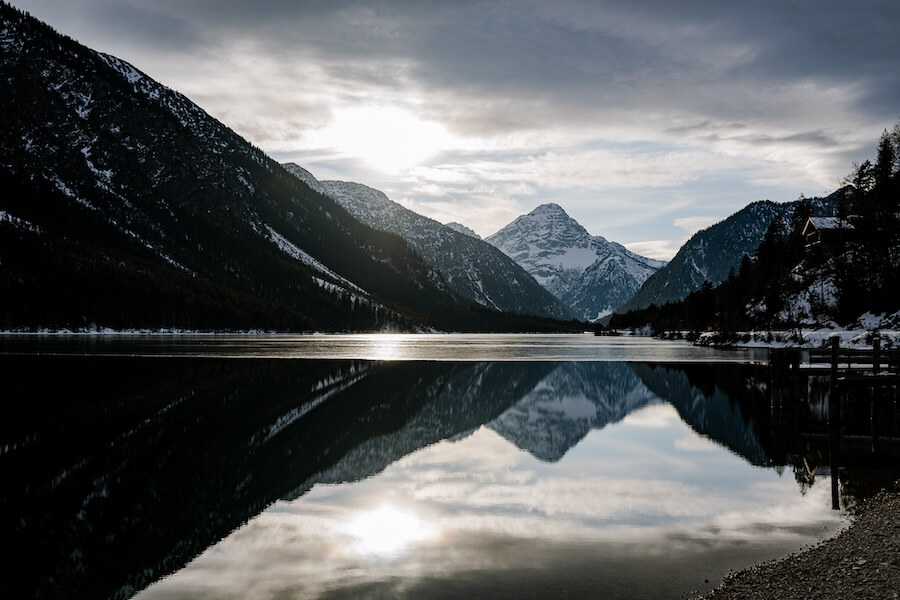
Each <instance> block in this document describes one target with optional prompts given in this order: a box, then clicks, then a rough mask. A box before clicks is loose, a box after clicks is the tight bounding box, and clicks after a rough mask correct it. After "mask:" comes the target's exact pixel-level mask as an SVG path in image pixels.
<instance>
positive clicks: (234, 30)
mask: <svg viewBox="0 0 900 600" xmlns="http://www.w3.org/2000/svg"><path fill="white" fill-rule="evenodd" d="M12 3H13V4H14V5H16V6H17V7H19V8H22V9H24V10H27V11H29V12H31V13H32V14H33V15H35V16H36V17H38V18H40V19H42V20H44V21H47V22H49V23H50V24H51V25H53V26H54V27H56V28H57V29H58V30H60V31H62V32H63V33H66V34H68V35H70V36H72V37H74V38H76V39H78V40H79V41H81V42H82V43H85V44H87V45H88V46H91V47H93V48H96V49H98V50H102V51H105V52H109V53H112V54H115V55H117V56H119V57H121V58H123V59H125V60H127V61H129V62H131V63H133V64H134V65H135V66H137V67H138V68H139V69H141V70H143V71H145V72H146V73H148V74H150V75H151V76H153V77H154V78H156V79H158V80H159V81H161V82H162V83H164V84H166V85H168V86H170V87H172V88H174V89H177V90H179V91H181V92H183V93H184V94H186V95H187V96H188V97H190V98H191V99H192V100H194V101H195V102H197V103H198V104H199V105H200V106H202V107H203V108H205V109H206V110H207V111H208V112H210V113H211V114H212V115H214V116H216V117H217V118H219V119H221V120H222V121H223V122H225V123H226V124H227V125H229V126H230V127H232V128H234V129H235V130H237V131H238V132H239V133H241V134H242V135H243V136H245V137H246V138H248V139H249V140H250V141H252V142H253V143H255V144H256V145H258V146H260V147H261V148H263V149H264V150H266V151H267V152H269V153H270V154H271V155H272V156H273V157H274V158H276V159H277V160H280V161H288V160H291V161H295V162H297V163H299V164H301V165H302V166H304V167H306V168H307V169H308V170H310V171H311V172H312V173H313V174H314V175H315V176H316V177H318V178H319V179H344V180H351V181H358V182H360V183H365V184H367V185H370V186H372V187H376V188H378V189H381V190H383V191H384V192H386V193H387V194H388V196H390V197H391V198H392V199H393V200H395V201H397V202H400V203H402V204H404V205H406V206H407V207H409V208H411V209H413V210H415V211H417V212H420V213H422V214H425V215H428V216H430V217H433V218H435V219H438V220H440V221H442V222H447V221H459V222H462V223H463V224H465V225H467V226H469V227H471V228H472V229H474V230H475V231H477V232H478V233H479V234H481V235H489V234H491V233H493V232H494V231H496V230H497V229H499V228H500V227H502V226H503V225H505V224H506V223H507V222H509V221H510V220H512V219H513V218H514V217H516V216H518V215H520V214H523V213H526V212H528V211H530V210H531V209H533V208H534V207H535V206H537V205H539V204H541V203H545V202H556V203H558V204H560V205H562V206H563V207H564V208H565V209H566V210H567V212H568V213H569V214H570V215H572V216H573V217H575V218H576V219H577V220H578V221H579V222H581V223H582V224H583V225H584V226H585V227H586V228H587V229H588V231H590V232H591V233H593V234H594V235H602V236H604V237H606V238H608V239H611V240H615V241H618V242H621V243H623V244H625V245H626V246H628V247H629V248H631V249H632V250H636V251H638V252H642V253H644V254H647V255H648V256H655V257H658V258H670V257H671V256H672V255H673V254H674V252H675V250H677V247H678V246H679V245H680V244H681V243H682V242H683V241H684V240H685V239H687V237H688V236H689V235H690V234H691V233H693V232H694V231H696V230H697V229H698V228H702V227H704V226H706V225H709V224H711V223H712V222H714V221H716V220H718V219H721V218H724V217H726V216H728V215H729V214H731V213H732V212H734V211H735V210H738V209H739V208H741V207H743V206H744V205H746V204H747V203H749V202H752V201H754V200H759V199H764V198H768V199H771V200H775V201H789V200H794V199H796V198H797V197H798V196H799V195H800V194H801V193H803V194H805V195H807V196H812V195H822V194H825V193H828V192H830V191H832V190H833V189H834V188H835V187H837V186H838V185H839V182H840V180H841V179H842V178H843V177H844V176H845V175H846V174H847V173H848V172H849V171H850V169H851V168H852V163H853V162H854V161H861V160H864V159H865V158H868V157H870V156H872V155H873V153H874V152H873V150H874V146H875V144H876V142H877V139H878V136H879V134H880V133H881V131H882V130H883V129H884V128H886V127H891V126H892V125H893V124H894V123H896V122H897V120H898V118H900V68H898V65H900V34H898V29H897V24H898V23H900V2H897V1H896V0H857V1H855V2H849V1H843V0H842V1H838V0H816V1H804V0H759V1H756V2H742V3H732V2H721V1H720V0H717V1H712V0H710V1H705V0H694V1H678V2H673V1H671V0H630V1H628V2H611V1H608V2H607V1H602V0H596V1H592V0H583V1H578V0H555V1H554V2H546V1H544V0H509V1H490V2H480V1H477V0H473V1H458V2H457V1H454V2H451V1H446V2H438V1H431V2H428V1H425V0H399V1H396V2H374V1H369V2H352V1H341V0H317V1H314V0H308V1H304V0H255V1H254V2H247V1H245V0H12Z"/></svg>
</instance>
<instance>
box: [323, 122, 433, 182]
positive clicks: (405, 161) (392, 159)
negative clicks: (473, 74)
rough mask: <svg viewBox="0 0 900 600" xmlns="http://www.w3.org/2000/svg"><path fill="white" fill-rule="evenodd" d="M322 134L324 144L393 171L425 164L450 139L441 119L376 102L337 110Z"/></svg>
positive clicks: (374, 165)
mask: <svg viewBox="0 0 900 600" xmlns="http://www.w3.org/2000/svg"><path fill="white" fill-rule="evenodd" d="M321 138H322V142H323V143H324V145H326V146H329V147H333V148H336V149H338V150H339V151H341V152H342V153H344V154H347V155H350V156H355V157H357V158H360V159H362V160H363V161H365V162H366V163H368V164H369V165H370V166H372V167H373V168H375V169H378V170H380V171H384V172H386V173H391V174H396V173H400V172H403V171H405V170H407V169H409V168H411V167H414V166H416V165H419V164H422V163H423V162H425V161H426V160H428V159H429V158H431V157H433V156H435V155H436V154H437V153H438V152H440V151H441V150H442V149H443V148H444V147H445V146H446V145H447V144H448V142H449V140H450V136H449V134H448V133H447V130H446V129H445V128H444V127H443V126H442V125H440V124H438V123H435V122H432V121H425V120H423V119H420V118H419V117H418V116H416V115H415V114H413V113H412V112H410V111H408V110H404V109H401V108H395V107H377V106H370V107H355V108H344V109H337V110H335V113H334V120H333V121H332V123H331V124H330V125H329V126H328V127H326V128H325V129H324V130H322V131H321Z"/></svg>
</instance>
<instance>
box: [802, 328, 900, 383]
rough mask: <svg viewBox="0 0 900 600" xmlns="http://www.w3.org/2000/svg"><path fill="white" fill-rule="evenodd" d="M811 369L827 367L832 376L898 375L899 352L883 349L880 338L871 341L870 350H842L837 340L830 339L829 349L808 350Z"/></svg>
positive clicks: (899, 369)
mask: <svg viewBox="0 0 900 600" xmlns="http://www.w3.org/2000/svg"><path fill="white" fill-rule="evenodd" d="M809 365H810V366H811V367H816V366H821V365H828V366H830V367H831V371H832V374H833V375H837V374H838V373H852V372H856V373H872V374H875V375H877V374H879V373H884V372H888V373H895V374H896V373H898V372H900V350H898V349H894V348H891V349H883V348H882V347H881V338H880V337H878V336H876V337H875V338H874V339H873V340H872V348H866V349H859V348H846V347H845V348H842V347H841V345H840V340H839V339H838V338H836V337H835V338H832V340H831V347H830V348H815V349H812V350H809Z"/></svg>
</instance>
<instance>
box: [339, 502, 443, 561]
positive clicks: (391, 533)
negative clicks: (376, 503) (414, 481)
mask: <svg viewBox="0 0 900 600" xmlns="http://www.w3.org/2000/svg"><path fill="white" fill-rule="evenodd" d="M345 531H346V532H347V533H348V534H349V535H350V536H351V537H352V538H354V540H355V543H354V544H353V549H354V550H355V551H356V552H358V553H360V554H377V555H380V556H388V555H394V554H399V553H401V552H403V551H404V550H406V549H407V548H409V547H410V546H411V545H413V544H415V543H418V542H423V541H425V540H427V539H429V538H431V537H432V536H433V535H434V529H433V528H432V527H431V526H429V525H428V524H427V523H425V522H424V521H422V520H421V519H420V518H418V517H417V516H415V515H414V514H412V513H409V512H406V511H402V510H399V509H397V508H394V507H393V506H381V507H379V508H377V509H375V510H370V511H366V512H363V513H360V514H358V515H357V516H356V517H354V518H352V519H351V520H350V521H349V522H348V523H347V525H346V527H345Z"/></svg>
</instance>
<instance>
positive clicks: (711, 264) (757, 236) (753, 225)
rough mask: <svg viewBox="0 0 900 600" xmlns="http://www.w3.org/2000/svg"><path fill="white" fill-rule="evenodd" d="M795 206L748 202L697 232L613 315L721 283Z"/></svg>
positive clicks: (827, 208) (833, 200)
mask: <svg viewBox="0 0 900 600" xmlns="http://www.w3.org/2000/svg"><path fill="white" fill-rule="evenodd" d="M846 193H847V190H846V189H843V188H842V189H840V190H838V191H836V192H834V193H833V194H831V195H829V196H828V197H826V198H813V199H811V200H810V202H811V207H812V211H813V213H814V214H817V215H830V214H834V211H835V210H836V209H837V205H838V203H839V201H840V199H841V198H842V197H843V196H844V195H845V194H846ZM798 205H799V201H795V202H787V203H781V204H778V203H775V202H771V201H769V200H762V201H759V202H753V203H752V204H749V205H747V206H746V207H744V208H742V209H741V210H739V211H738V212H736V213H734V214H733V215H731V216H730V217H728V218H726V219H724V220H722V221H720V222H718V223H716V224H715V225H711V226H710V227H707V228H706V229H703V230H702V231H698V232H697V233H695V234H694V235H693V236H691V238H690V239H689V240H688V241H687V242H685V244H684V245H683V246H682V247H681V248H680V249H679V250H678V253H677V254H676V255H675V257H674V258H673V259H672V260H671V261H670V262H669V264H667V265H666V266H665V267H663V268H661V269H660V270H659V271H657V272H656V273H654V274H653V275H652V276H650V277H649V278H648V279H647V281H646V282H645V283H644V284H643V285H642V286H641V288H640V289H639V290H638V291H637V293H636V294H635V295H634V296H633V297H632V298H631V299H630V300H629V301H628V302H626V303H625V305H624V306H622V307H621V308H619V310H618V311H617V312H626V311H628V310H633V309H638V308H646V307H647V306H650V305H651V304H657V305H662V304H665V303H666V302H675V301H677V300H681V299H682V298H684V297H685V296H687V295H688V294H690V293H691V292H693V291H696V290H699V289H700V288H701V287H702V286H703V284H704V282H707V281H708V282H710V283H712V284H717V283H721V282H722V281H724V280H725V279H726V278H727V277H728V274H729V273H730V272H731V270H732V269H737V268H739V267H740V264H741V260H743V258H744V256H752V255H753V253H754V252H755V251H756V248H757V247H758V246H759V244H760V242H761V241H762V239H763V236H764V235H765V233H766V230H768V228H769V226H770V225H771V224H772V221H773V220H774V219H775V218H776V217H779V218H781V219H783V220H786V221H789V220H790V219H791V215H793V213H794V211H795V210H796V208H797V206H798Z"/></svg>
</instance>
